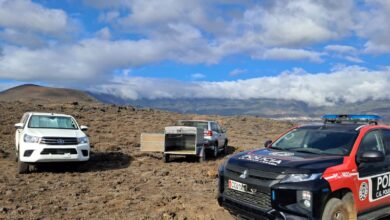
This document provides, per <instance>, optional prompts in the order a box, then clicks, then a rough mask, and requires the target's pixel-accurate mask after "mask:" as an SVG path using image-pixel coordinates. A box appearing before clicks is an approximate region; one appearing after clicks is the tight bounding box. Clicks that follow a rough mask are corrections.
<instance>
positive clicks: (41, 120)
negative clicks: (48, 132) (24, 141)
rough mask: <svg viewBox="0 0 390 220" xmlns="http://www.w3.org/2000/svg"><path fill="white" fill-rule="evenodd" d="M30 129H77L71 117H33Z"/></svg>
mask: <svg viewBox="0 0 390 220" xmlns="http://www.w3.org/2000/svg"><path fill="white" fill-rule="evenodd" d="M28 127H29V128H50V129H77V125H76V122H75V121H74V120H73V119H72V118H71V117H64V116H45V115H33V116H31V118H30V121H29V123H28Z"/></svg>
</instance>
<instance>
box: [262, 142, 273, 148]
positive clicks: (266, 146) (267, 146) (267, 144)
mask: <svg viewBox="0 0 390 220" xmlns="http://www.w3.org/2000/svg"><path fill="white" fill-rule="evenodd" d="M271 144H272V140H267V141H265V143H264V147H265V148H269V147H271Z"/></svg>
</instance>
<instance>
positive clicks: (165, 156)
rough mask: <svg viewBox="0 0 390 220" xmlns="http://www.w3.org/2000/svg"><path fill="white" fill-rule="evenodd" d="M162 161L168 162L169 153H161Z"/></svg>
mask: <svg viewBox="0 0 390 220" xmlns="http://www.w3.org/2000/svg"><path fill="white" fill-rule="evenodd" d="M163 161H164V163H168V162H169V154H164V155H163Z"/></svg>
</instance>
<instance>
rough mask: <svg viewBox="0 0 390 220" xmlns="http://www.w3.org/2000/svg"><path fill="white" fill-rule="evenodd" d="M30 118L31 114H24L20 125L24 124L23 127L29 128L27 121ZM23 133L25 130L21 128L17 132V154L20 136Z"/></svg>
mask: <svg viewBox="0 0 390 220" xmlns="http://www.w3.org/2000/svg"><path fill="white" fill-rule="evenodd" d="M28 116H29V114H28V113H24V114H23V116H22V119H21V120H20V123H23V125H24V126H23V127H25V126H27V125H26V124H27V119H28ZM22 132H23V128H19V129H16V132H15V149H16V152H18V151H19V141H20V135H21V133H22Z"/></svg>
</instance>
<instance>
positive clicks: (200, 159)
mask: <svg viewBox="0 0 390 220" xmlns="http://www.w3.org/2000/svg"><path fill="white" fill-rule="evenodd" d="M205 161H206V152H203V154H202V155H201V156H199V162H201V163H203V162H205Z"/></svg>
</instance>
